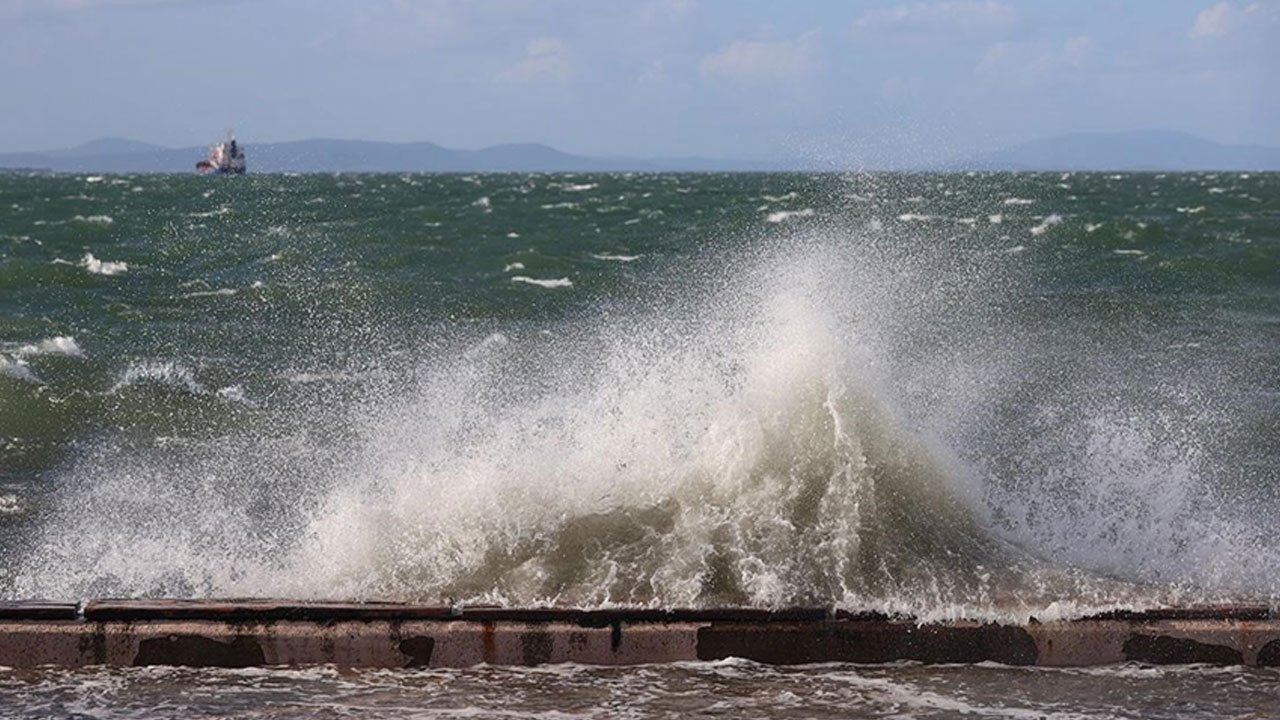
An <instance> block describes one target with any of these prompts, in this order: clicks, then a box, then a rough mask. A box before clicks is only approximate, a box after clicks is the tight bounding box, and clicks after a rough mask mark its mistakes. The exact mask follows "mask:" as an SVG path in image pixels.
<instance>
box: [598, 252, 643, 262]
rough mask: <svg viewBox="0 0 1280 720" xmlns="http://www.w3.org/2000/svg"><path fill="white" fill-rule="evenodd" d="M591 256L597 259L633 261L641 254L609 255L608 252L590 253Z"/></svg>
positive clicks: (640, 256)
mask: <svg viewBox="0 0 1280 720" xmlns="http://www.w3.org/2000/svg"><path fill="white" fill-rule="evenodd" d="M591 257H593V258H595V259H597V260H613V261H614V262H635V261H636V260H639V259H640V258H642V257H644V256H643V255H611V254H609V253H591Z"/></svg>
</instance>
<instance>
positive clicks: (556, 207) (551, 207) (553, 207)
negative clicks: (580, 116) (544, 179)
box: [541, 202, 578, 210]
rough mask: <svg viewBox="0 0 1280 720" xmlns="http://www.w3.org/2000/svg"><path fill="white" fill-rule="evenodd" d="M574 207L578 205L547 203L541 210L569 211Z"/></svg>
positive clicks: (572, 203) (573, 203) (571, 203)
mask: <svg viewBox="0 0 1280 720" xmlns="http://www.w3.org/2000/svg"><path fill="white" fill-rule="evenodd" d="M576 207H578V203H575V202H558V203H547V204H546V205H542V206H541V208H542V209H543V210H570V209H573V208H576Z"/></svg>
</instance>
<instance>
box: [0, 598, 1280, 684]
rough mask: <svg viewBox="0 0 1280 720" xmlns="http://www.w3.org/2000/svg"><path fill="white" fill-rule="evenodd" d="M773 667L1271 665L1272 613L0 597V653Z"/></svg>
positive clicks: (221, 663) (220, 661)
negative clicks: (943, 617) (1015, 618)
mask: <svg viewBox="0 0 1280 720" xmlns="http://www.w3.org/2000/svg"><path fill="white" fill-rule="evenodd" d="M729 657H740V658H746V659H750V660H754V661H757V662H761V663H767V664H780V665H787V664H806V663H819V662H854V663H888V662H899V661H917V662H922V663H979V662H996V663H1002V664H1007V665H1041V666H1060V667H1062V666H1092V665H1111V664H1117V663H1123V662H1140V663H1149V664H1187V663H1207V664H1214V665H1250V666H1280V614H1278V613H1276V612H1275V611H1274V610H1273V609H1271V608H1268V607H1266V606H1251V605H1232V606H1211V607H1192V608H1175V609H1163V610H1151V611H1145V612H1126V611H1120V612H1111V613H1106V614H1102V615H1096V616H1092V617H1086V618H1079V619H1073V620H1061V621H1053V622H1032V623H1028V624H1022V625H1003V624H995V623H983V622H976V621H950V622H933V623H918V622H916V621H915V620H913V619H911V618H904V617H890V616H885V615H880V614H852V613H845V612H839V611H831V610H828V609H821V608H818V609H809V608H794V609H784V610H756V609H749V608H718V609H688V610H681V609H673V610H658V609H624V608H616V609H598V610H573V609H557V608H498V607H464V608H457V607H439V606H423V605H407V604H398V603H310V602H292V601H264V600H246V601H218V600H93V601H89V602H87V603H80V604H77V603H56V602H8V603H4V604H2V605H0V665H4V666H10V667H35V666H41V665H54V666H62V667H83V666H89V665H111V666H139V665H178V666H196V667H253V666H281V665H285V666H303V665H317V664H333V665H337V666H342V667H359V668H400V667H468V666H473V665H479V664H482V663H485V664H490V665H514V666H527V665H540V664H545V663H578V664H586V665H638V664H653V663H670V662H682V661H698V660H702V661H706V660H721V659H724V658H729Z"/></svg>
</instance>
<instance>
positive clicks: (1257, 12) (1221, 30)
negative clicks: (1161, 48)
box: [1190, 2, 1280, 37]
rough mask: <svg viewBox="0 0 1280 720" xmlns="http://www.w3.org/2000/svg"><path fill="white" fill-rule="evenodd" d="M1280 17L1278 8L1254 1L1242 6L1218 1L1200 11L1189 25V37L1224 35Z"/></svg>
mask: <svg viewBox="0 0 1280 720" xmlns="http://www.w3.org/2000/svg"><path fill="white" fill-rule="evenodd" d="M1277 18H1280V8H1278V7H1277V6H1274V5H1264V4H1263V3H1260V2H1255V3H1252V4H1250V5H1246V6H1245V7H1243V8H1237V7H1236V6H1235V5H1234V4H1233V3H1229V2H1220V3H1218V4H1217V5H1214V6H1213V7H1210V8H1206V9H1204V10H1201V11H1200V14H1199V15H1197V16H1196V21H1195V23H1194V24H1192V26H1191V31H1190V33H1191V37H1225V36H1227V35H1231V34H1232V33H1235V32H1237V31H1239V30H1242V29H1244V28H1248V27H1251V26H1254V25H1256V24H1259V23H1268V24H1269V23H1274V22H1276V20H1277Z"/></svg>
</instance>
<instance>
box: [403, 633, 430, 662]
mask: <svg viewBox="0 0 1280 720" xmlns="http://www.w3.org/2000/svg"><path fill="white" fill-rule="evenodd" d="M397 647H398V648H399V649H400V652H401V653H402V654H403V655H404V656H405V657H407V658H409V662H407V663H405V665H404V666H405V667H411V668H419V667H431V653H432V652H433V651H434V650H435V649H436V639H435V638H433V637H429V636H426V635H415V636H413V637H407V638H404V639H402V640H401V641H400V643H399V645H398V646H397Z"/></svg>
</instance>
